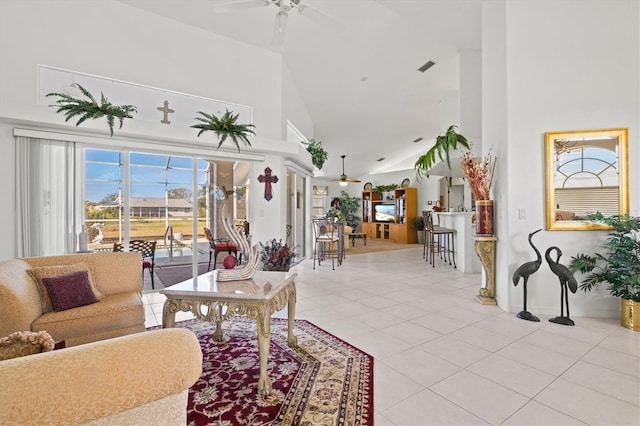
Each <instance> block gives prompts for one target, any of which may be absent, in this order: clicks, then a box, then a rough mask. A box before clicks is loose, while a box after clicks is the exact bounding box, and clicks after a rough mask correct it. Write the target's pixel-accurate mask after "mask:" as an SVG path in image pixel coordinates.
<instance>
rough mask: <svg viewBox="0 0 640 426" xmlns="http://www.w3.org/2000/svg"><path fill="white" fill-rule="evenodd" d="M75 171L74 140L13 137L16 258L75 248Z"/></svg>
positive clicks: (49, 254) (59, 252)
mask: <svg viewBox="0 0 640 426" xmlns="http://www.w3.org/2000/svg"><path fill="white" fill-rule="evenodd" d="M76 170H77V162H76V155H75V143H73V142H63V141H54V140H46V139H38V138H29V137H23V136H17V137H16V206H17V210H18V211H17V219H18V220H17V221H18V229H17V234H18V235H17V238H16V241H17V248H16V252H17V254H18V256H19V257H29V256H51V255H58V254H66V253H73V252H74V251H75V245H76V244H75V239H76V238H75V235H76V216H77V211H78V210H79V209H78V203H77V200H78V197H77V192H78V189H79V188H80V183H79V182H78V184H76V175H77V173H76Z"/></svg>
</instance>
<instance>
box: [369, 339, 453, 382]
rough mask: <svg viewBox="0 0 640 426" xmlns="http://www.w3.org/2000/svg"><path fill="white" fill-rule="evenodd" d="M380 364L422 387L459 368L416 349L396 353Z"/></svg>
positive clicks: (447, 375) (441, 378)
mask: <svg viewBox="0 0 640 426" xmlns="http://www.w3.org/2000/svg"><path fill="white" fill-rule="evenodd" d="M380 362H382V363H384V364H385V365H388V366H389V367H391V368H393V369H394V370H396V371H398V372H399V373H401V374H403V375H404V376H406V377H407V378H410V379H411V380H413V381H415V382H417V383H419V384H420V385H422V386H424V387H428V386H431V385H433V384H434V383H437V382H439V381H441V380H443V379H445V378H447V377H449V376H451V375H452V374H455V373H456V372H457V371H460V367H459V366H457V365H455V364H453V363H451V362H448V361H445V360H444V359H441V358H438V357H437V356H435V355H431V354H428V353H426V352H424V351H421V350H420V349H417V348H411V349H408V350H406V351H403V352H400V353H397V354H395V355H393V356H390V357H388V358H386V359H384V360H381V361H380Z"/></svg>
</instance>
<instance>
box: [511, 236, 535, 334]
mask: <svg viewBox="0 0 640 426" xmlns="http://www.w3.org/2000/svg"><path fill="white" fill-rule="evenodd" d="M540 231H542V229H538V230H537V231H533V232H532V233H530V234H529V245H530V246H531V247H532V248H533V251H535V252H536V256H537V259H536V260H532V261H531V262H526V263H523V264H522V265H520V266H519V267H518V269H516V270H515V272H514V273H513V285H515V286H517V285H518V282H519V281H520V278H522V279H523V286H524V307H523V310H522V311H520V312H518V313H517V314H516V317H517V318H520V319H523V320H527V321H535V322H539V321H540V318H538V317H537V316H535V315H533V314H532V313H531V312H529V311H527V281H529V276H531V274H533V273H535V272H536V271H537V270H538V269H540V265H541V264H542V256H541V255H540V252H539V251H538V249H537V248H536V246H534V245H533V242H532V241H531V239H532V238H533V236H534V235H535V234H536V233H538V232H540Z"/></svg>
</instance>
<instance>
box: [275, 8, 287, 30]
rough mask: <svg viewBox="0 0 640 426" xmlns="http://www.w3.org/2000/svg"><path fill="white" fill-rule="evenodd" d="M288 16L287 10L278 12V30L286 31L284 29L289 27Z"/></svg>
mask: <svg viewBox="0 0 640 426" xmlns="http://www.w3.org/2000/svg"><path fill="white" fill-rule="evenodd" d="M288 18H289V15H288V14H287V12H283V11H280V12H278V15H277V16H276V19H277V20H278V32H280V33H284V31H285V30H286V29H287V19H288Z"/></svg>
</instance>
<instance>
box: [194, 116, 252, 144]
mask: <svg viewBox="0 0 640 426" xmlns="http://www.w3.org/2000/svg"><path fill="white" fill-rule="evenodd" d="M198 114H200V115H202V117H195V118H194V119H195V120H198V121H200V123H198V124H194V125H193V126H191V127H193V128H195V129H200V131H199V132H198V136H200V135H201V134H202V132H206V131H212V132H214V133H215V134H216V135H217V136H218V139H219V140H220V141H219V142H218V147H217V148H216V149H220V146H222V144H223V143H224V141H226V140H227V138H231V140H232V141H233V143H234V144H235V145H236V148H238V152H240V145H239V144H238V141H239V140H241V141H243V142H244V143H245V145H249V146H251V142H249V139H248V136H249V134H252V135H255V134H256V133H255V132H254V131H253V130H252V129H251V128H252V127H255V126H254V125H253V124H238V123H236V121H238V116H239V115H240V114H235V115H234V114H233V113H232V112H230V111H229V110H226V112H225V113H224V114H223V115H222V117H220V118H218V117H216V116H215V115H214V114H207V113H204V112H202V111H198Z"/></svg>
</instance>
